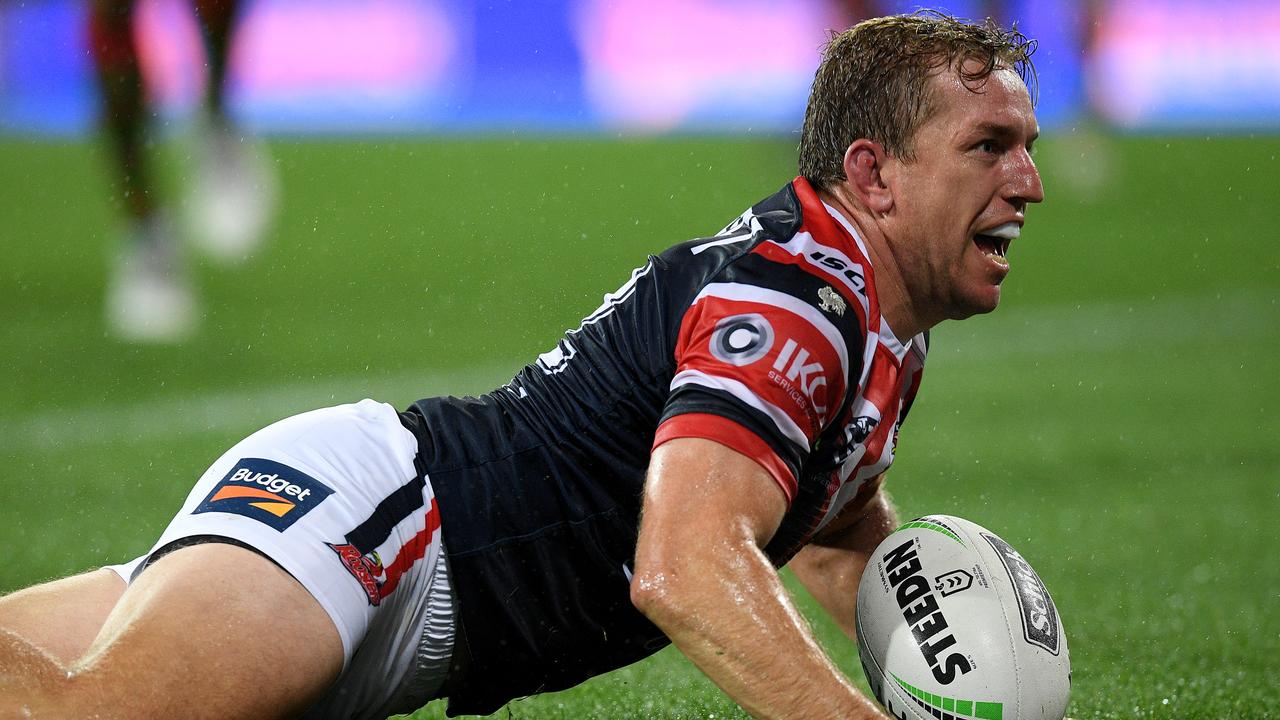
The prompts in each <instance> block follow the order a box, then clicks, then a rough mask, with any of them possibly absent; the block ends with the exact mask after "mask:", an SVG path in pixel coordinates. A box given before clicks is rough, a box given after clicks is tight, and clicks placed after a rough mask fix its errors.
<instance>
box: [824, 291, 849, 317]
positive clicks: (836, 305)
mask: <svg viewBox="0 0 1280 720" xmlns="http://www.w3.org/2000/svg"><path fill="white" fill-rule="evenodd" d="M818 299H819V300H821V301H822V302H821V303H820V304H819V305H818V307H820V308H822V309H823V310H824V311H826V312H832V313H835V314H836V315H840V316H844V310H845V308H846V307H848V306H847V305H845V303H844V298H842V297H840V293H837V292H836V291H835V290H832V289H831V286H830V285H828V286H826V287H824V288H822V289H821V290H819V291H818Z"/></svg>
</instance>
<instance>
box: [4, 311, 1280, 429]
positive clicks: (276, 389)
mask: <svg viewBox="0 0 1280 720" xmlns="http://www.w3.org/2000/svg"><path fill="white" fill-rule="evenodd" d="M1278 327H1280V292H1274V291H1266V290H1261V289H1258V290H1246V291H1239V292H1235V293H1213V294H1205V295H1200V296H1191V295H1179V296H1173V297H1170V296H1163V297H1154V298H1147V299H1142V300H1132V301H1125V302H1107V303H1092V304H1079V305H1050V306H1044V307H1039V308H1017V307H1014V308H1008V309H1006V310H998V311H997V312H996V314H995V315H994V316H993V317H990V318H986V317H984V318H979V319H976V320H973V321H970V322H967V323H947V324H944V325H943V326H941V329H940V330H939V331H938V332H937V333H936V334H935V342H936V344H935V346H934V350H933V352H930V353H929V363H928V367H935V368H937V367H954V366H965V365H981V366H990V364H991V362H992V360H993V359H994V360H997V361H999V360H1014V359H1023V358H1036V357H1051V356H1055V355H1060V354H1066V353H1103V352H1108V351H1114V350H1118V349H1121V348H1125V347H1128V346H1135V347H1138V348H1140V349H1142V350H1143V351H1144V354H1149V353H1150V351H1151V349H1153V348H1162V347H1170V346H1178V347H1181V346H1185V345H1186V344H1188V343H1197V344H1200V343H1207V344H1219V345H1226V344H1229V343H1230V342H1231V341H1239V340H1241V339H1246V338H1263V337H1266V336H1268V335H1270V336H1273V337H1275V336H1277V335H1280V332H1278V331H1277V328H1278ZM522 366H523V365H522V361H520V360H513V361H509V362H504V363H494V364H492V365H489V366H482V367H475V368H468V369H466V370H460V371H457V372H434V373H433V372H430V371H426V372H422V373H404V374H401V375H396V376H392V377H384V378H370V377H368V376H362V375H360V376H351V377H346V378H336V379H332V380H328V381H325V382H321V383H295V384H292V385H284V386H279V385H276V386H271V387H266V388H258V389H235V390H210V391H207V392H198V393H191V394H187V395H182V396H170V397H161V398H152V399H148V400H144V401H141V402H137V403H122V404H118V405H92V406H86V407H79V408H74V407H64V408H58V409H56V410H44V411H41V412H38V413H32V414H28V415H25V416H22V415H19V416H11V417H8V418H0V425H3V426H5V427H4V432H0V451H8V452H12V451H19V450H22V451H36V452H55V451H59V450H62V449H65V448H66V447H67V446H68V445H71V444H74V445H76V446H86V445H102V444H106V443H114V442H152V441H156V440H164V439H166V438H174V437H181V436H195V435H201V434H216V433H228V432H235V431H237V430H239V431H243V432H244V433H245V434H248V433H249V432H251V431H252V430H256V429H258V428H260V427H263V426H265V425H267V424H269V423H271V422H274V421H276V420H280V419H282V418H285V417H288V416H290V415H294V414H296V413H300V412H305V411H307V410H314V409H316V408H320V407H326V406H329V405H337V404H340V403H345V402H355V401H357V400H360V399H361V398H364V397H372V398H374V399H375V400H382V401H384V402H385V401H390V402H392V404H395V403H397V402H408V400H403V398H410V399H416V398H421V397H430V396H432V395H444V394H452V395H462V394H468V393H470V394H476V393H483V392H488V391H490V390H493V389H495V388H497V387H499V386H500V385H502V384H503V383H505V382H507V381H508V380H510V379H511V378H512V376H514V375H515V373H516V372H518V371H519V369H520V368H521V367H522Z"/></svg>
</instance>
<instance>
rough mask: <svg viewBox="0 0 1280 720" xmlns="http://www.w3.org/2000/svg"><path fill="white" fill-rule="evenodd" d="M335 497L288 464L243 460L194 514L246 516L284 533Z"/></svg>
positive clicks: (264, 460)
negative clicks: (208, 513)
mask: <svg viewBox="0 0 1280 720" xmlns="http://www.w3.org/2000/svg"><path fill="white" fill-rule="evenodd" d="M332 494H333V490H332V489H331V488H330V487H328V486H327V485H325V484H324V483H322V482H320V481H319V480H316V479H315V478H313V477H311V476H310V475H307V474H306V473H304V472H301V471H299V470H297V469H295V468H291V467H289V466H288V465H283V464H281V463H278V462H276V461H274V460H266V459H264V458H243V459H241V460H240V461H239V462H237V463H236V464H235V466H234V467H233V468H232V469H231V471H230V472H228V473H227V474H226V475H225V476H224V477H223V478H222V480H219V481H218V484H217V485H214V486H213V490H211V491H209V495H208V496H206V497H205V499H204V501H203V502H201V503H200V505H198V506H197V507H196V509H195V510H193V511H192V514H199V513H207V512H222V513H232V514H234V515H244V516H245V517H249V518H253V519H254V520H257V521H259V522H261V523H263V524H266V525H269V526H271V527H273V528H275V529H276V530H278V531H280V532H283V531H285V530H287V529H288V528H289V527H290V526H291V525H293V524H294V523H295V522H297V521H298V519H299V518H301V517H302V516H303V515H306V514H307V513H308V512H311V509H312V508H314V507H315V506H317V505H319V504H320V503H321V502H323V501H324V499H325V498H327V497H329V496H330V495H332Z"/></svg>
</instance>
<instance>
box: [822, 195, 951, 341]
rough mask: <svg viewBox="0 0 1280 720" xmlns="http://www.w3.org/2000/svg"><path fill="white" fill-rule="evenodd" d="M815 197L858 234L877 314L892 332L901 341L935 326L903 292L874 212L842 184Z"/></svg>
mask: <svg viewBox="0 0 1280 720" xmlns="http://www.w3.org/2000/svg"><path fill="white" fill-rule="evenodd" d="M818 197H820V198H822V201H823V202H825V203H826V204H828V205H830V206H831V207H833V208H835V209H836V211H837V212H839V213H840V214H841V215H842V216H844V219H845V220H848V221H849V223H850V224H852V225H853V226H854V227H855V228H857V230H858V234H859V235H860V236H861V237H862V242H863V244H864V245H866V247H867V253H868V254H869V255H870V256H871V257H870V258H869V259H870V260H871V264H872V266H873V267H874V269H875V286H876V298H877V300H878V301H879V303H880V314H881V315H883V316H884V319H885V322H887V323H888V324H889V328H890V329H891V330H892V331H893V334H894V335H896V336H897V337H898V339H899V340H902V341H904V342H905V341H907V340H910V339H911V338H913V337H915V336H916V335H917V334H919V333H922V332H924V331H925V330H928V329H929V328H930V327H932V326H933V325H936V324H937V323H936V322H929V321H928V320H927V319H926V318H924V317H923V315H922V313H921V312H920V311H919V307H918V305H917V303H915V302H914V301H913V300H912V298H911V294H910V293H909V292H908V291H907V285H906V281H905V280H904V279H903V275H902V270H901V268H900V266H899V264H898V258H897V256H896V255H894V253H893V246H892V245H891V243H890V241H889V238H888V237H887V236H886V235H885V232H884V229H883V227H882V226H881V224H880V222H879V221H878V219H877V217H876V216H875V214H874V213H873V212H871V211H870V210H868V209H867V208H866V207H864V206H863V205H862V204H861V203H859V202H857V200H855V199H854V198H853V196H852V195H851V194H850V193H849V192H848V191H847V189H846V188H845V186H844V185H843V184H841V185H835V186H832V187H829V188H824V189H822V190H819V191H818Z"/></svg>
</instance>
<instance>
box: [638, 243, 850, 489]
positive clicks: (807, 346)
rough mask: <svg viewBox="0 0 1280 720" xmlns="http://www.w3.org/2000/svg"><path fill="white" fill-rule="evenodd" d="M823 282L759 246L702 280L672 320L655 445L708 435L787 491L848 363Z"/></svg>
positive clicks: (835, 399) (838, 396)
mask: <svg viewBox="0 0 1280 720" xmlns="http://www.w3.org/2000/svg"><path fill="white" fill-rule="evenodd" d="M823 287H827V288H828V291H829V286H827V285H826V284H825V283H821V282H815V281H814V279H813V278H812V276H809V275H807V274H804V273H802V272H800V271H799V270H798V269H796V268H793V267H791V268H788V267H786V266H780V265H777V264H775V263H770V262H767V261H765V260H764V259H763V258H760V257H759V256H754V259H748V260H747V261H744V262H742V263H739V266H738V267H735V268H733V269H732V270H730V271H727V272H725V273H722V274H721V275H720V276H718V277H717V278H716V279H715V280H714V281H713V282H710V283H708V284H707V285H705V286H704V287H703V288H702V289H701V291H700V292H699V293H698V294H697V295H696V297H695V298H694V299H693V302H692V303H691V305H690V306H689V308H688V309H687V310H686V312H685V313H684V316H683V318H682V320H681V325H680V330H679V334H678V339H677V343H676V349H675V367H676V372H675V375H674V377H673V378H672V381H671V393H670V395H669V397H668V400H667V404H666V407H665V409H664V412H663V415H662V419H661V422H660V424H659V426H658V430H657V434H656V437H655V439H654V447H655V448H656V447H657V446H659V445H661V444H662V443H664V442H667V441H669V440H672V439H675V438H680V437H699V438H705V439H709V440H713V441H716V442H718V443H721V444H723V445H726V446H728V447H730V448H732V449H734V450H737V451H738V452H741V453H743V454H744V455H747V456H748V457H751V458H752V459H754V460H755V461H756V462H757V463H759V464H760V465H761V467H763V468H764V469H765V470H766V471H767V472H768V473H769V474H770V475H771V476H772V477H773V478H774V480H775V481H777V483H778V485H779V486H780V487H781V488H782V490H783V492H784V493H785V494H786V496H787V499H788V502H790V501H791V500H792V499H794V497H795V493H796V486H797V478H798V477H799V472H800V467H801V465H802V464H803V462H804V461H805V459H806V458H807V457H808V455H809V453H810V452H811V451H812V449H813V444H814V442H815V441H816V439H817V438H818V436H819V434H820V433H821V432H822V431H823V429H825V428H826V427H827V426H828V425H829V424H830V423H831V422H832V420H833V419H834V418H835V416H836V414H837V413H838V412H839V410H840V405H841V403H842V401H843V398H844V397H845V391H846V385H847V378H848V377H849V370H850V367H849V363H850V343H851V341H852V340H853V338H852V337H851V336H850V333H849V330H848V328H847V327H846V328H841V327H840V326H839V325H838V323H837V322H835V320H838V318H835V317H833V316H832V315H831V314H830V313H828V312H824V311H823V310H821V309H820V308H819V306H818V300H819V298H820V297H821V296H820V295H819V290H820V289H821V288H823ZM857 357H858V356H857V354H856V353H855V356H854V358H853V362H854V363H857V362H858V359H857Z"/></svg>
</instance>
